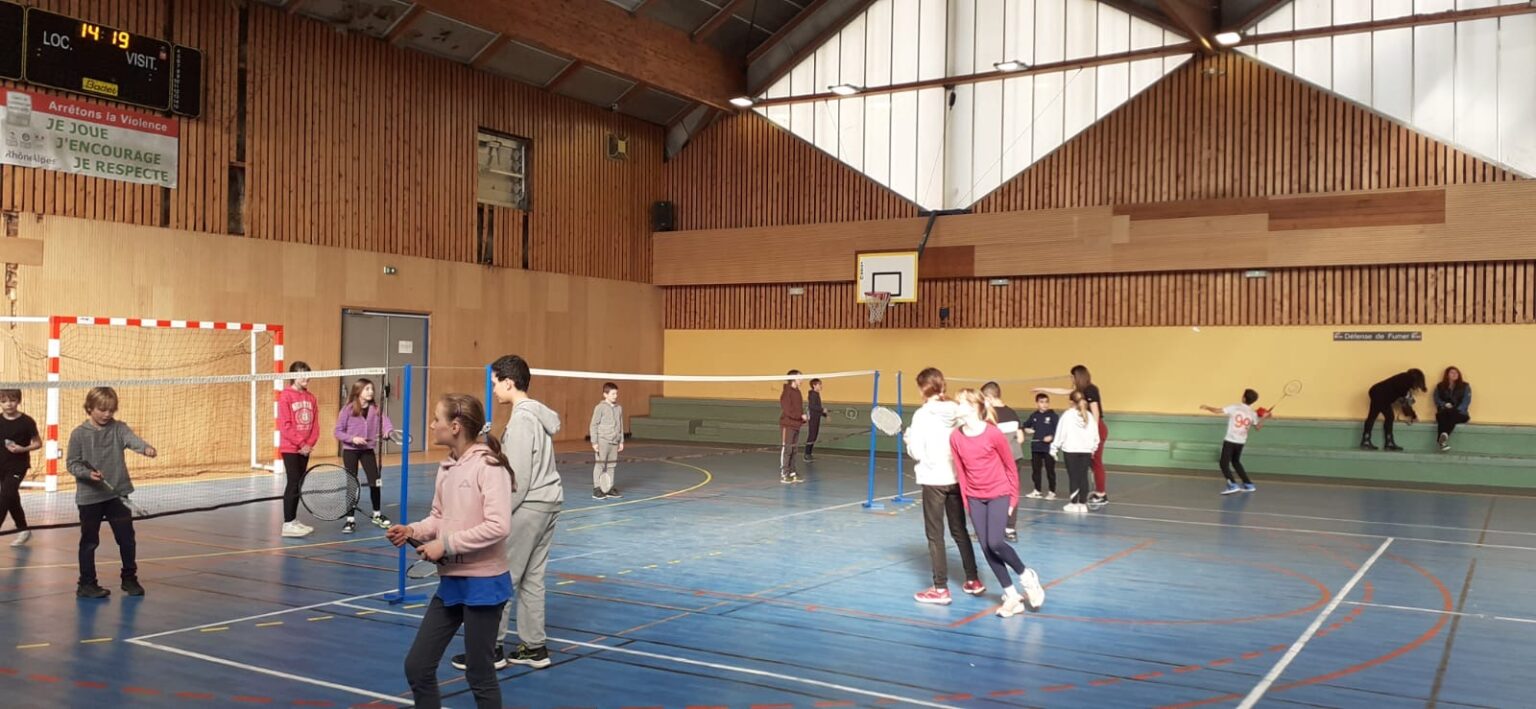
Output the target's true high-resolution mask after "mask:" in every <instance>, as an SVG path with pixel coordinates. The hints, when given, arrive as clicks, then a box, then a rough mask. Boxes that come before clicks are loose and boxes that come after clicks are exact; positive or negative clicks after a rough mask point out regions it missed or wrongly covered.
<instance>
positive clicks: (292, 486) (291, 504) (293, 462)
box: [283, 453, 309, 522]
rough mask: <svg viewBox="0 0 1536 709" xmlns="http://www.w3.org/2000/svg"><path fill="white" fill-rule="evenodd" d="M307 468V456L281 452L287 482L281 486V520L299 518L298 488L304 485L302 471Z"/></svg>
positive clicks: (290, 520) (306, 470)
mask: <svg viewBox="0 0 1536 709" xmlns="http://www.w3.org/2000/svg"><path fill="white" fill-rule="evenodd" d="M308 470H309V456H307V455H302V454H299V453H284V454H283V474H284V475H286V476H287V477H288V484H287V485H286V486H284V487H283V521H284V522H292V521H294V520H295V519H298V518H299V489H300V488H301V487H302V486H303V485H304V473H305V472H308Z"/></svg>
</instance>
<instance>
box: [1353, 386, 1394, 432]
mask: <svg viewBox="0 0 1536 709" xmlns="http://www.w3.org/2000/svg"><path fill="white" fill-rule="evenodd" d="M1395 403H1397V399H1396V398H1395V397H1382V396H1377V395H1375V394H1372V395H1371V411H1370V413H1368V414H1366V415H1365V430H1364V431H1363V432H1361V434H1360V440H1362V441H1369V440H1371V429H1372V428H1375V427H1376V417H1377V416H1380V417H1382V423H1381V430H1382V431H1384V432H1385V433H1386V434H1387V442H1388V443H1391V442H1392V421H1393V420H1395V419H1396V418H1397V414H1396V412H1394V411H1393V410H1392V405H1393V404H1395Z"/></svg>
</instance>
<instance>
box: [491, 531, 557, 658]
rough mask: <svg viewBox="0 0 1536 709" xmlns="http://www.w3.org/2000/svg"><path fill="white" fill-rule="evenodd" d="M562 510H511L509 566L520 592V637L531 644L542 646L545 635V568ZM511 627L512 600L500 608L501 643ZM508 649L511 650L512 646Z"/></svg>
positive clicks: (527, 643) (518, 622)
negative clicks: (556, 523) (556, 521)
mask: <svg viewBox="0 0 1536 709" xmlns="http://www.w3.org/2000/svg"><path fill="white" fill-rule="evenodd" d="M559 517H560V512H559V510H555V511H545V510H534V509H528V508H527V507H520V508H518V509H517V510H515V511H513V512H512V520H511V525H510V533H509V534H508V535H507V570H508V571H510V572H511V573H512V590H513V592H514V593H515V594H517V638H518V640H520V641H522V643H523V644H524V645H527V646H528V647H542V646H543V645H544V642H545V640H546V636H545V635H544V572H545V570H546V569H547V568H548V566H549V544H550V541H551V540H553V539H554V536H555V520H556V519H557V518H559ZM511 628H512V604H511V603H508V604H507V605H506V607H505V608H503V609H502V611H501V632H500V633H499V634H497V636H496V642H497V643H498V644H502V645H505V644H506V637H507V632H508V631H510V630H511ZM508 652H511V650H510V648H509V649H508Z"/></svg>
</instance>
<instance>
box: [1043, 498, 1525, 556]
mask: <svg viewBox="0 0 1536 709" xmlns="http://www.w3.org/2000/svg"><path fill="white" fill-rule="evenodd" d="M1113 504H1118V503H1113ZM1020 511H1021V512H1023V511H1029V510H1020ZM1034 511H1035V512H1040V513H1046V514H1057V515H1073V513H1070V512H1064V511H1062V510H1060V509H1046V508H1039V509H1035V510H1034ZM1073 516H1075V517H1076V518H1077V519H1083V517H1081V516H1080V515H1073ZM1094 517H1107V518H1110V519H1129V520H1134V521H1137V522H1160V523H1163V524H1185V525H1191V526H1195V527H1222V528H1226V529H1251V530H1257V531H1260V532H1289V533H1292V534H1321V535H1326V536H1334V537H1352V538H1356V539H1383V538H1388V537H1385V536H1384V535H1381V534H1364V533H1362V532H1334V531H1330V530H1327V529H1300V528H1296V527H1263V526H1259V525H1254V524H1230V523H1227V522H1198V521H1195V520H1190V519H1162V518H1160V517H1132V516H1131V515H1117V514H1109V513H1106V512H1090V513H1088V517H1087V519H1092V518H1094ZM1390 538H1391V539H1394V540H1396V541H1399V542H1420V543H1423V544H1446V545H1450V546H1460V547H1478V548H1480V549H1507V550H1513V551H1536V547H1522V546H1516V545H1513V544H1485V543H1482V542H1457V541H1451V540H1449V539H1426V538H1424V537H1390Z"/></svg>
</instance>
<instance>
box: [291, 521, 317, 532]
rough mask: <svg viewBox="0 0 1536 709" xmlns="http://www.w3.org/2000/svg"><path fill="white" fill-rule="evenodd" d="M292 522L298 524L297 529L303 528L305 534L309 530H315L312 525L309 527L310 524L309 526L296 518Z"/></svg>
mask: <svg viewBox="0 0 1536 709" xmlns="http://www.w3.org/2000/svg"><path fill="white" fill-rule="evenodd" d="M293 523H294V524H297V525H299V529H302V530H304V533H305V534H309V533H310V532H313V531H315V528H314V527H311V526H309V525H307V524H304V523H303V522H300V521H298V520H294V521H293Z"/></svg>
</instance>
